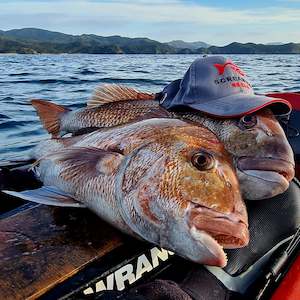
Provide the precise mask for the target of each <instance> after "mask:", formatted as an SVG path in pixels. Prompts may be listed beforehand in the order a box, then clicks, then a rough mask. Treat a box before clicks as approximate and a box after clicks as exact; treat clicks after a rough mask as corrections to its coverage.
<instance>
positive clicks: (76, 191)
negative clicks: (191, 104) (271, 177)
mask: <svg viewBox="0 0 300 300" xmlns="http://www.w3.org/2000/svg"><path fill="white" fill-rule="evenodd" d="M41 149H44V150H43V151H41ZM35 158H36V159H38V162H37V164H36V166H35V169H36V173H37V174H38V176H39V178H40V180H41V181H42V182H43V184H44V185H45V187H44V188H41V189H40V190H37V191H25V192H23V193H21V194H20V193H15V192H10V194H12V195H17V196H21V197H22V198H23V199H27V200H31V201H37V202H39V201H40V200H41V199H42V200H43V202H45V199H46V202H47V201H48V204H50V202H51V201H53V199H55V198H58V200H57V202H63V203H64V204H63V205H68V204H69V202H70V199H73V200H74V201H75V202H76V203H79V204H78V205H84V206H86V207H88V208H89V209H91V210H92V211H94V212H95V213H96V214H97V215H99V216H100V217H101V218H102V219H104V220H106V221H107V222H109V223H110V224H112V225H114V226H115V227H117V228H119V229H120V230H122V231H123V232H125V233H127V234H130V235H133V236H135V237H137V238H141V239H144V240H147V241H149V242H152V243H154V244H157V245H160V246H161V247H164V248H166V249H169V250H172V251H174V252H175V253H177V254H179V255H181V256H183V257H185V258H187V259H189V260H192V261H195V262H198V263H205V264H209V265H217V266H224V265H225V264H226V256H225V253H224V251H223V249H222V247H224V248H239V247H243V246H245V245H246V244H247V243H248V240H249V233H248V220H247V212H246V208H245V205H244V202H243V200H242V198H241V194H240V191H239V184H238V180H237V178H236V175H235V171H234V168H233V166H232V161H231V158H230V156H229V155H228V153H227V152H226V150H225V149H224V147H223V144H222V143H220V142H219V140H218V139H217V138H216V137H215V135H214V134H213V133H212V132H210V131H209V130H207V129H206V128H204V127H199V126H195V125H193V124H190V123H186V122H184V121H181V120H177V119H148V120H144V121H140V122H136V123H133V124H127V125H124V126H119V127H115V128H109V129H107V130H104V131H103V130H98V131H95V132H92V133H90V134H86V135H82V136H79V137H70V138H64V139H52V140H49V141H46V142H42V143H41V144H40V145H39V146H38V147H37V148H36V150H35ZM41 202H42V201H41ZM74 205H76V204H74Z"/></svg>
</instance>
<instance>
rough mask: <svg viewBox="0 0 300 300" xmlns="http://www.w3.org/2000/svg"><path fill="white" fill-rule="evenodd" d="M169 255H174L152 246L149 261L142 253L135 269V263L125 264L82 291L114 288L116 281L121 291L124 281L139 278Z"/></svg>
mask: <svg viewBox="0 0 300 300" xmlns="http://www.w3.org/2000/svg"><path fill="white" fill-rule="evenodd" d="M170 255H174V253H173V252H171V251H168V250H165V249H162V248H157V247H153V248H152V249H151V250H150V259H151V262H150V260H149V259H148V258H147V256H146V254H142V255H140V256H139V257H138V258H137V263H136V270H134V265H135V264H126V265H125V266H122V267H121V268H120V269H118V270H116V271H115V272H114V273H111V274H109V275H108V276H106V278H104V279H101V280H99V281H97V282H96V283H95V284H94V288H93V287H88V288H86V289H85V290H84V291H83V294H84V295H90V294H93V293H99V292H101V291H105V290H114V288H115V285H114V283H116V290H118V291H122V290H124V289H125V283H126V282H128V283H129V284H132V283H134V282H135V281H137V280H139V279H140V278H141V277H142V276H143V274H145V273H148V272H151V271H152V270H153V269H155V268H157V267H158V266H159V264H160V263H161V262H163V261H166V260H167V259H169V256H170ZM134 271H135V272H134ZM105 283H106V284H105Z"/></svg>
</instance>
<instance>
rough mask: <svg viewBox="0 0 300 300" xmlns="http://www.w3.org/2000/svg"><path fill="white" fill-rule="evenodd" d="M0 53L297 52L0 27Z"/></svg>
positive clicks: (288, 47) (297, 47)
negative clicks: (5, 29) (0, 28)
mask: <svg viewBox="0 0 300 300" xmlns="http://www.w3.org/2000/svg"><path fill="white" fill-rule="evenodd" d="M0 54H157V55H158V54H170V55H171V54H196V55H210V54H220V55H222V54H225V55H239V54H246V55H255V54H256V55H268V54H270V55H276V54H280V55H290V54H300V43H286V44H255V43H238V42H233V43H230V44H228V45H226V46H212V45H208V44H206V43H204V42H184V41H171V42H167V43H161V42H158V41H155V40H151V39H148V38H128V37H122V36H117V35H116V36H106V37H105V36H98V35H94V34H81V35H70V34H64V33H61V32H53V31H48V30H44V29H38V28H23V29H13V30H8V31H2V30H0Z"/></svg>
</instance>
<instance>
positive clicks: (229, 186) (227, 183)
mask: <svg viewBox="0 0 300 300" xmlns="http://www.w3.org/2000/svg"><path fill="white" fill-rule="evenodd" d="M226 186H227V187H228V188H230V189H231V188H232V184H231V183H230V182H229V181H226Z"/></svg>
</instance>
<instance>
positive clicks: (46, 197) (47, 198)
mask: <svg viewBox="0 0 300 300" xmlns="http://www.w3.org/2000/svg"><path fill="white" fill-rule="evenodd" d="M2 192H4V193H5V194H8V195H11V196H14V197H17V198H21V199H23V200H27V201H31V202H35V203H39V204H45V205H52V206H63V207H85V205H84V204H82V203H80V202H78V201H77V200H75V199H74V198H73V197H72V196H70V195H68V194H67V193H65V192H63V191H61V190H60V189H58V188H56V187H54V186H42V187H41V188H38V189H35V190H26V191H22V192H15V191H7V190H2Z"/></svg>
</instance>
